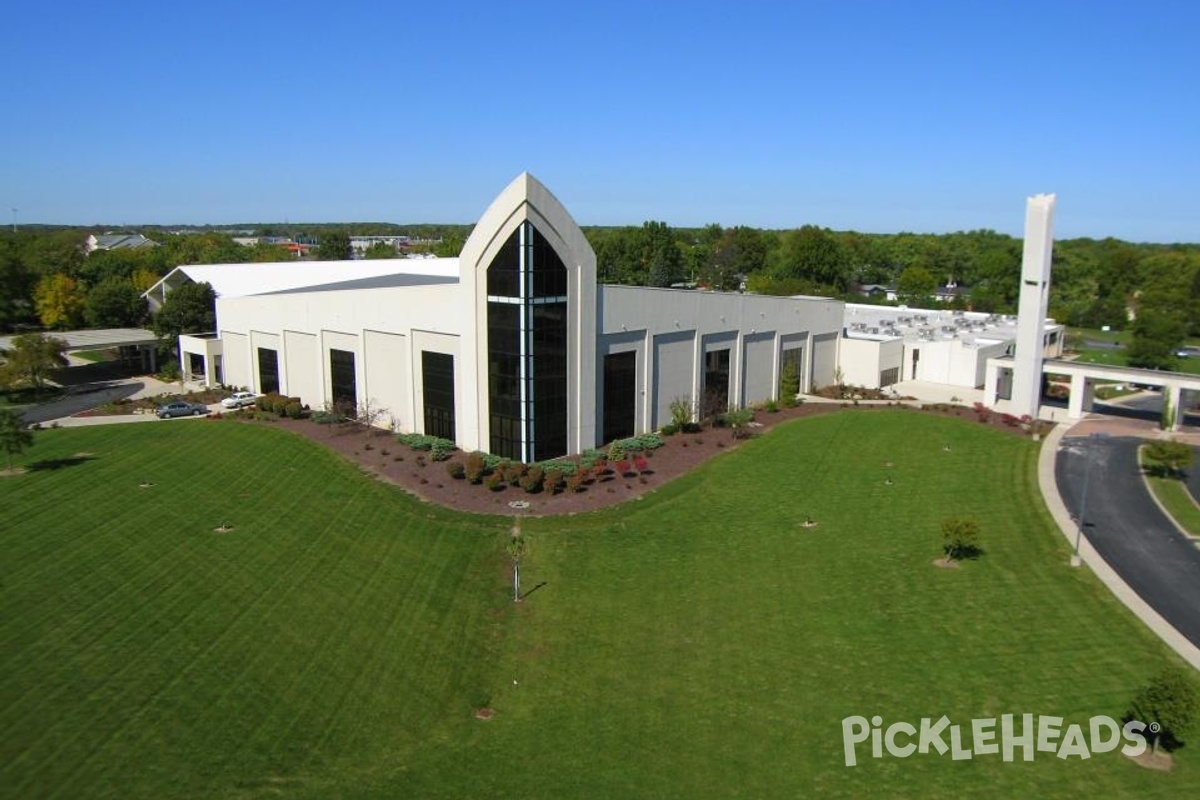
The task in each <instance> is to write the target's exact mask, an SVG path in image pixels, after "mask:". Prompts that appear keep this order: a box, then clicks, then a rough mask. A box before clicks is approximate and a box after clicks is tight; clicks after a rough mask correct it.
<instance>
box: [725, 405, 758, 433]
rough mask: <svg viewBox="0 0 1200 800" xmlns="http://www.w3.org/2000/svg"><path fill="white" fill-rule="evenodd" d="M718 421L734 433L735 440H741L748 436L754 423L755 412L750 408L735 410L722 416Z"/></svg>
mask: <svg viewBox="0 0 1200 800" xmlns="http://www.w3.org/2000/svg"><path fill="white" fill-rule="evenodd" d="M718 421H719V422H720V424H721V425H723V426H724V427H727V428H729V429H730V430H732V431H733V438H735V439H741V438H742V437H743V436H745V435H746V434H747V432H748V430H747V428H748V426H749V425H750V423H751V422H753V421H754V412H753V411H752V410H751V409H749V408H734V409H730V410H729V411H726V412H725V413H724V414H722V415H721V416H720V417H719V418H718Z"/></svg>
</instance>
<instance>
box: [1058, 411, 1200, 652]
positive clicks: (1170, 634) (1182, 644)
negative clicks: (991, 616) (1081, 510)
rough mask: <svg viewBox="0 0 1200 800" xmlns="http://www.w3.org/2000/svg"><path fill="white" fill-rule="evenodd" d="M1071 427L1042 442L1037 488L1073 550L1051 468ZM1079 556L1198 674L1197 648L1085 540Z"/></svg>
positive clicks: (1062, 426) (1062, 427)
mask: <svg viewBox="0 0 1200 800" xmlns="http://www.w3.org/2000/svg"><path fill="white" fill-rule="evenodd" d="M1077 422H1078V420H1077ZM1072 427H1073V424H1059V425H1056V426H1054V430H1052V431H1051V432H1050V435H1049V436H1047V437H1046V438H1045V439H1044V440H1042V449H1041V452H1040V453H1039V454H1038V486H1039V487H1040V488H1041V490H1042V498H1043V499H1044V500H1045V502H1046V508H1047V509H1049V511H1050V515H1051V516H1052V517H1054V521H1055V522H1056V523H1057V524H1058V529H1059V531H1061V532H1062V535H1063V536H1064V537H1065V538H1066V540H1067V542H1068V544H1070V545H1071V546H1072V547H1073V546H1074V544H1075V530H1076V526H1075V521H1074V520H1072V519H1071V514H1070V513H1069V512H1068V511H1067V506H1066V504H1065V503H1063V499H1062V495H1060V494H1059V493H1058V481H1056V480H1055V477H1054V465H1055V462H1056V461H1057V460H1058V446H1059V444H1060V443H1061V442H1062V439H1063V437H1064V436H1065V435H1066V433H1067V431H1069V430H1070V429H1071V428H1072ZM1079 556H1080V558H1081V559H1082V561H1083V563H1084V564H1087V566H1088V567H1089V568H1090V569H1091V570H1092V573H1093V574H1094V575H1095V576H1096V577H1097V578H1099V579H1100V582H1101V583H1103V584H1104V585H1105V586H1106V587H1108V590H1109V591H1110V592H1112V593H1113V595H1114V596H1115V597H1116V598H1117V599H1118V600H1120V601H1121V603H1122V604H1124V606H1125V607H1126V608H1128V609H1129V610H1130V611H1132V612H1133V613H1134V614H1135V615H1137V617H1138V619H1140V620H1141V621H1142V622H1144V623H1145V624H1146V627H1148V628H1149V629H1150V630H1151V631H1153V632H1154V634H1155V635H1157V636H1158V638H1160V639H1162V640H1163V641H1164V642H1166V644H1167V646H1168V647H1170V648H1171V649H1172V650H1174V651H1175V652H1176V653H1178V654H1179V655H1180V657H1181V658H1183V660H1184V661H1186V662H1188V663H1189V664H1191V665H1192V667H1193V668H1194V669H1197V670H1200V647H1197V646H1196V645H1194V644H1192V643H1191V642H1190V641H1189V640H1188V638H1187V637H1186V636H1184V635H1183V634H1182V633H1180V632H1179V631H1177V630H1176V629H1175V628H1174V626H1172V625H1171V623H1169V622H1167V621H1166V620H1165V619H1164V618H1163V617H1162V615H1161V614H1159V613H1158V612H1157V611H1155V610H1154V609H1153V608H1151V607H1150V604H1149V603H1147V602H1146V601H1145V600H1143V599H1142V598H1141V595H1139V594H1138V593H1137V592H1135V591H1134V590H1133V589H1132V588H1131V587H1130V586H1129V584H1127V583H1126V582H1125V581H1124V580H1123V579H1122V578H1121V576H1120V575H1118V574H1117V573H1116V571H1115V570H1114V569H1113V568H1112V567H1111V566H1110V565H1109V563H1108V562H1107V561H1105V560H1104V558H1103V557H1102V556H1101V555H1100V554H1099V553H1098V552H1096V550H1095V548H1093V547H1092V544H1091V542H1089V541H1088V540H1087V537H1083V539H1081V541H1080V543H1079Z"/></svg>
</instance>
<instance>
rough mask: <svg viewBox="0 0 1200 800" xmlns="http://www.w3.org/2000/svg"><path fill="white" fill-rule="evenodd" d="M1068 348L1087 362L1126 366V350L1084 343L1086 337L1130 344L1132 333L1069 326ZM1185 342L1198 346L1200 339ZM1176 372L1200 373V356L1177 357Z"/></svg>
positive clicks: (1124, 344)
mask: <svg viewBox="0 0 1200 800" xmlns="http://www.w3.org/2000/svg"><path fill="white" fill-rule="evenodd" d="M1067 336H1068V340H1067V343H1068V350H1069V351H1070V352H1072V353H1076V354H1077V355H1078V358H1077V359H1076V360H1078V361H1080V362H1082V363H1085V364H1106V365H1108V366H1114V367H1124V366H1127V365H1128V359H1127V358H1126V354H1125V350H1124V349H1120V350H1114V349H1112V348H1107V347H1087V346H1085V345H1084V344H1083V341H1084V340H1085V339H1091V340H1092V341H1100V342H1113V343H1115V344H1120V345H1122V347H1127V346H1128V345H1129V342H1130V339H1131V338H1132V334H1131V333H1130V332H1129V331H1102V330H1099V329H1096V328H1068V329H1067ZM1184 344H1187V345H1190V346H1196V345H1197V344H1198V340H1197V339H1195V338H1189V339H1187V340H1186V341H1185V342H1184ZM1172 370H1173V371H1175V372H1186V373H1188V374H1191V375H1200V358H1176V359H1175V365H1174V367H1172Z"/></svg>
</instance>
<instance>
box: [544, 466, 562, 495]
mask: <svg viewBox="0 0 1200 800" xmlns="http://www.w3.org/2000/svg"><path fill="white" fill-rule="evenodd" d="M562 485H563V474H562V473H561V472H559V471H558V470H556V469H548V470H546V472H545V474H544V475H543V476H542V491H543V492H545V493H546V494H558V491H559V489H561V488H562Z"/></svg>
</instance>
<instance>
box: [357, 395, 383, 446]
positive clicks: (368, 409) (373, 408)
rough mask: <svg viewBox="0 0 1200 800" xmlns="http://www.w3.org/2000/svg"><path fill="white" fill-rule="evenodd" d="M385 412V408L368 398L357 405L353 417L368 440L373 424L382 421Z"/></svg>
mask: <svg viewBox="0 0 1200 800" xmlns="http://www.w3.org/2000/svg"><path fill="white" fill-rule="evenodd" d="M387 411H388V410H387V409H386V408H383V407H382V406H379V405H376V403H375V401H374V400H373V399H372V398H370V397H368V398H367V399H366V400H363V401H362V402H361V403H359V404H358V408H357V409H355V417H356V419H357V421H358V423H359V424H360V425H362V426H363V431H364V432H365V433H366V436H367V438H368V439H370V438H371V432H372V430H373V429H374V427H375V424H376V423H378V422H379V421H380V420H381V419H383V415H384V414H386V413H387Z"/></svg>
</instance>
